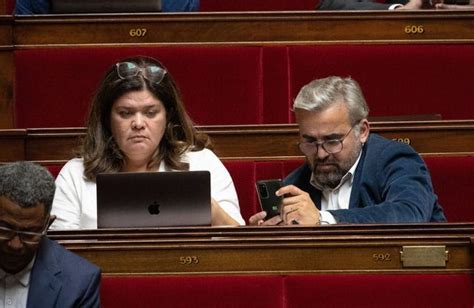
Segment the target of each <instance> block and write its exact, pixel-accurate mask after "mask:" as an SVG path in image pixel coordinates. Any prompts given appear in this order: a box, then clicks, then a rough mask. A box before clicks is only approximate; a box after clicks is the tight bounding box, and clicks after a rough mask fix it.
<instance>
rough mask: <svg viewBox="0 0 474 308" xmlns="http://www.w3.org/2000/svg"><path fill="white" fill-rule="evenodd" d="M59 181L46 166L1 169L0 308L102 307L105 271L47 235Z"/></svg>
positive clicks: (21, 166)
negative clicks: (55, 189) (102, 280)
mask: <svg viewBox="0 0 474 308" xmlns="http://www.w3.org/2000/svg"><path fill="white" fill-rule="evenodd" d="M54 187H55V186H54V179H53V177H52V176H51V174H50V173H49V172H48V171H46V170H45V169H44V168H43V167H41V166H38V165H35V164H33V163H29V162H18V163H12V164H8V165H4V166H1V167H0V306H1V307H7V306H12V307H99V306H100V300H99V284H100V270H99V268H97V267H96V266H95V265H93V264H91V263H89V262H88V261H86V260H85V259H83V258H81V257H79V256H76V255H75V254H73V253H71V252H69V251H67V250H66V249H64V248H63V247H61V246H60V245H58V244H57V243H56V242H54V241H51V240H49V239H48V238H47V237H46V236H45V234H46V231H47V230H48V227H49V225H50V224H51V223H52V222H53V220H54V218H55V217H54V216H50V211H51V205H52V202H53V197H54Z"/></svg>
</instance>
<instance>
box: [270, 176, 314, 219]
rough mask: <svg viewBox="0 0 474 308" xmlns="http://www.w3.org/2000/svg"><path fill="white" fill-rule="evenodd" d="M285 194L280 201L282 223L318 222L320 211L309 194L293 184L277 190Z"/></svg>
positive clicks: (280, 193)
mask: <svg viewBox="0 0 474 308" xmlns="http://www.w3.org/2000/svg"><path fill="white" fill-rule="evenodd" d="M277 195H278V196H285V198H283V202H282V208H281V215H280V216H281V219H282V220H283V223H284V224H288V225H291V224H300V225H313V226H314V225H316V224H318V223H319V222H320V219H321V218H320V217H321V215H320V213H319V210H318V208H317V207H316V205H315V204H314V202H313V200H311V198H310V196H309V194H308V193H307V192H305V191H302V190H301V189H299V188H298V187H296V186H294V185H288V186H284V187H282V188H280V189H279V190H278V191H277Z"/></svg>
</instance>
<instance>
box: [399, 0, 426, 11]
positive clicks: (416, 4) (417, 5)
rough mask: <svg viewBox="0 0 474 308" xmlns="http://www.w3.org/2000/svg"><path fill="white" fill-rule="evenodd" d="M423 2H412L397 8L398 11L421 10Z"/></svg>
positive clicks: (413, 0)
mask: <svg viewBox="0 0 474 308" xmlns="http://www.w3.org/2000/svg"><path fill="white" fill-rule="evenodd" d="M422 6H423V0H410V1H408V3H407V4H405V5H402V6H400V7H397V8H396V10H420V9H421V7H422Z"/></svg>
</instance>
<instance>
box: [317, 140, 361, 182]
mask: <svg viewBox="0 0 474 308" xmlns="http://www.w3.org/2000/svg"><path fill="white" fill-rule="evenodd" d="M361 148H362V144H360V143H358V144H357V145H356V147H355V148H354V149H353V151H352V152H351V153H350V155H349V157H348V158H347V160H345V161H343V162H337V161H336V160H335V159H334V156H333V155H329V156H328V157H326V158H325V159H323V160H320V159H318V158H317V156H316V157H315V158H314V160H313V162H312V163H310V166H311V169H312V171H313V175H314V180H315V182H316V183H317V184H318V185H320V186H321V187H322V188H323V189H334V188H336V187H337V185H339V183H340V182H341V180H342V178H343V177H344V175H345V174H346V173H347V172H348V171H349V169H351V167H352V166H353V165H354V163H355V162H356V160H357V158H358V157H359V154H360V151H361ZM326 166H327V167H326ZM318 167H320V168H321V167H322V168H324V169H320V168H318Z"/></svg>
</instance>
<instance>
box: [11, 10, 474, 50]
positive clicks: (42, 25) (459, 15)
mask: <svg viewBox="0 0 474 308" xmlns="http://www.w3.org/2000/svg"><path fill="white" fill-rule="evenodd" d="M473 17H474V11H464V12H446V11H413V12H388V11H387V12H385V11H383V12H380V11H377V12H360V11H359V12H321V11H319V12H316V11H314V12H236V13H195V14H123V15H112V14H104V15H94V16H90V15H89V16H87V15H69V16H68V15H56V16H52V15H46V16H19V17H17V18H16V20H15V44H16V45H17V46H19V47H23V46H68V45H106V44H111V45H116V44H121V45H123V44H130V45H137V44H176V43H180V44H181V43H190V44H209V43H212V44H214V43H226V44H229V43H232V44H265V43H269V44H289V43H294V44H308V43H311V44H315V43H337V42H341V43H351V42H353V43H356V42H357V43H364V42H366V43H394V42H397V43H426V42H435V43H436V42H443V43H450V42H453V43H456V42H471V41H473V39H474V31H473V29H474V18H473ZM407 27H409V28H408V29H409V31H407V30H406V29H407ZM136 29H146V33H145V34H144V35H133V34H134V33H133V32H131V31H135V30H136ZM410 29H412V30H410ZM140 31H141V30H140ZM135 32H136V31H135ZM140 33H143V31H141V32H140Z"/></svg>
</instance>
